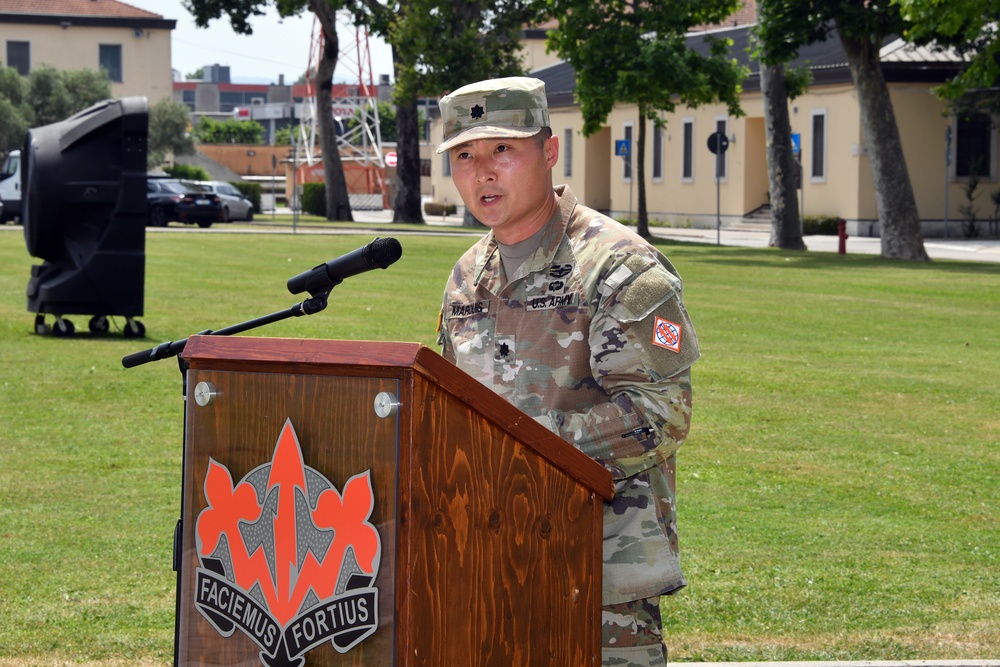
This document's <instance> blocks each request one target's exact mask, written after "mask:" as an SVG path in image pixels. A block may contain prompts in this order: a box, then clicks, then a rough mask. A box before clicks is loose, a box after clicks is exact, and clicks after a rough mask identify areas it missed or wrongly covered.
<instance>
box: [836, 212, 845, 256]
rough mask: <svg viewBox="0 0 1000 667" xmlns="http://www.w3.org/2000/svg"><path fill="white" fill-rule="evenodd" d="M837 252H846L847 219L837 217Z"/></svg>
mask: <svg viewBox="0 0 1000 667" xmlns="http://www.w3.org/2000/svg"><path fill="white" fill-rule="evenodd" d="M837 241H838V243H837V252H838V253H839V254H841V255H844V254H846V253H847V221H846V220H844V219H843V218H837Z"/></svg>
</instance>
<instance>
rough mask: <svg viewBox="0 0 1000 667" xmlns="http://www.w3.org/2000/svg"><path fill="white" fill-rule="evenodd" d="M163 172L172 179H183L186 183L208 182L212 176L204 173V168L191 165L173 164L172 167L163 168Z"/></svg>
mask: <svg viewBox="0 0 1000 667" xmlns="http://www.w3.org/2000/svg"><path fill="white" fill-rule="evenodd" d="M163 171H165V172H166V173H167V174H169V175H170V176H171V177H172V178H183V179H184V180H187V181H210V180H212V175H211V174H209V173H208V172H207V171H205V168H204V167H199V166H197V165H193V164H175V165H173V166H172V167H164V168H163Z"/></svg>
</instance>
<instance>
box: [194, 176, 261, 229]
mask: <svg viewBox="0 0 1000 667" xmlns="http://www.w3.org/2000/svg"><path fill="white" fill-rule="evenodd" d="M200 182H201V183H203V184H204V185H207V186H208V187H209V188H211V190H212V192H214V193H215V194H217V195H219V199H221V200H222V218H221V219H220V220H221V221H222V222H229V221H230V220H246V221H250V220H253V202H251V201H250V200H249V199H247V197H246V195H244V194H243V193H242V192H240V191H239V189H238V188H237V187H236V186H235V185H233V184H232V183H226V182H225V181H200Z"/></svg>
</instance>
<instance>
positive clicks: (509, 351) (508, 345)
mask: <svg viewBox="0 0 1000 667" xmlns="http://www.w3.org/2000/svg"><path fill="white" fill-rule="evenodd" d="M514 354H515V353H514V338H513V337H505V338H497V345H496V348H495V349H494V352H493V360H494V361H497V362H509V361H510V360H511V359H513V358H514Z"/></svg>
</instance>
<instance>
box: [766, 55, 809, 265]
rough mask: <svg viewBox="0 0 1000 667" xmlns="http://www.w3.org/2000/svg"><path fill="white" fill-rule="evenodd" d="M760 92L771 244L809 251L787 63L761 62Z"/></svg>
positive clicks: (772, 245) (777, 246) (776, 246)
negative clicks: (794, 151) (798, 182)
mask: <svg viewBox="0 0 1000 667" xmlns="http://www.w3.org/2000/svg"><path fill="white" fill-rule="evenodd" d="M760 91H761V95H762V100H763V102H764V133H765V136H766V139H765V142H766V146H767V181H768V185H769V187H768V192H769V193H770V200H771V239H770V240H769V241H768V243H767V244H768V245H769V246H771V247H774V248H783V249H785V250H805V249H806V244H805V242H803V240H802V225H801V223H800V221H799V200H798V197H797V196H796V195H797V193H796V191H795V180H796V178H795V175H796V172H797V171H798V169H799V165H798V163H797V162H796V161H795V156H794V155H793V154H792V126H791V122H790V121H789V119H788V86H787V85H786V83H785V66H784V65H780V64H779V65H765V64H764V63H763V62H762V63H761V64H760Z"/></svg>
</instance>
